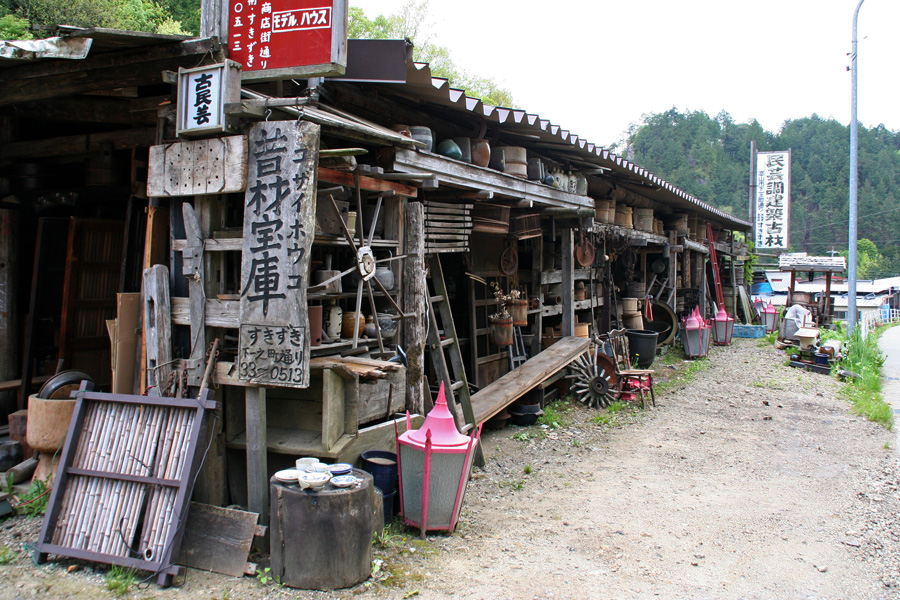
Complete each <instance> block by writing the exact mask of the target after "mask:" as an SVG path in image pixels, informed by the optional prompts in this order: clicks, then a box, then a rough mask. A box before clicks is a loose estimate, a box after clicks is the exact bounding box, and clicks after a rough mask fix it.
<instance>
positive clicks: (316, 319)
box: [306, 306, 322, 346]
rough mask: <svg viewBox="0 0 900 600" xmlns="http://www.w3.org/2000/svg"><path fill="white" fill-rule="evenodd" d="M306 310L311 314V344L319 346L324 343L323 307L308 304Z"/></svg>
mask: <svg viewBox="0 0 900 600" xmlns="http://www.w3.org/2000/svg"><path fill="white" fill-rule="evenodd" d="M306 312H307V314H308V315H309V345H310V346H318V345H319V344H321V343H322V307H321V306H308V307H307V308H306Z"/></svg>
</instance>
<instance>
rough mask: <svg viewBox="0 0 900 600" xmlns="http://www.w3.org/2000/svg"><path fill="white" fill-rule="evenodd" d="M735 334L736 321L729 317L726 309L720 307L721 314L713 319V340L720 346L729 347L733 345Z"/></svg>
mask: <svg viewBox="0 0 900 600" xmlns="http://www.w3.org/2000/svg"><path fill="white" fill-rule="evenodd" d="M733 333H734V319H733V318H731V317H729V316H728V313H726V312H725V308H724V307H719V312H717V313H716V317H715V318H714V319H713V339H714V341H715V342H716V344H717V345H719V346H727V345H728V344H730V343H731V336H732V334H733Z"/></svg>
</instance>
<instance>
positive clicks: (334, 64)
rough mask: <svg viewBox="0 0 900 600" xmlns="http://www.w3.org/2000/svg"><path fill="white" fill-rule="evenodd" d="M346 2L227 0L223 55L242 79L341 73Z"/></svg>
mask: <svg viewBox="0 0 900 600" xmlns="http://www.w3.org/2000/svg"><path fill="white" fill-rule="evenodd" d="M348 10H349V9H348V6H347V0H230V2H229V19H228V56H229V58H231V59H233V60H236V61H238V62H240V63H241V65H243V72H242V75H241V77H242V79H244V80H247V79H287V78H290V77H298V76H310V75H319V76H328V75H343V74H344V71H345V69H346V67H347V20H348Z"/></svg>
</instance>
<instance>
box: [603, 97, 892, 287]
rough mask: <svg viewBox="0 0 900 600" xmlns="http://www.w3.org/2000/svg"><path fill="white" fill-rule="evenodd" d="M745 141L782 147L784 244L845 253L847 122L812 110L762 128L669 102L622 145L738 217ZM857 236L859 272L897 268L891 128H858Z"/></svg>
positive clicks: (742, 209)
mask: <svg viewBox="0 0 900 600" xmlns="http://www.w3.org/2000/svg"><path fill="white" fill-rule="evenodd" d="M751 140H755V141H756V145H757V148H758V149H759V150H760V151H765V150H786V149H790V150H791V161H792V167H793V169H792V175H791V188H792V189H791V226H790V227H791V244H792V249H793V250H795V251H805V252H810V253H814V254H825V253H828V252H830V251H831V249H832V248H834V249H835V250H837V251H841V250H846V247H847V227H848V215H849V213H848V206H849V198H850V192H849V186H848V184H849V177H850V128H849V127H846V126H844V125H841V124H840V123H838V122H837V121H834V120H824V119H821V118H819V117H818V116H816V115H813V116H812V117H806V118H803V119H797V120H791V121H786V122H785V124H784V126H783V127H782V129H781V131H779V132H777V133H771V132H768V131H765V130H764V129H763V128H762V127H761V126H760V125H759V123H757V122H756V121H753V122H751V123H735V122H734V121H733V120H732V118H731V116H730V115H729V114H728V113H726V112H722V113H719V114H718V115H717V116H716V117H715V118H713V117H710V116H709V115H707V114H706V113H704V112H686V113H680V112H678V111H677V110H675V109H672V110H669V111H667V112H664V113H659V114H652V115H649V116H646V117H645V118H644V122H643V123H641V124H640V125H638V126H637V127H635V128H634V130H633V133H632V136H631V140H630V142H631V146H632V148H633V152H634V157H633V160H634V162H635V163H637V164H639V165H641V166H642V167H645V168H647V169H650V170H651V171H652V172H654V173H656V174H657V175H659V176H661V177H663V178H665V179H667V180H668V181H670V182H671V183H673V184H674V185H677V186H678V187H680V188H681V189H683V190H685V191H687V192H689V193H691V194H693V195H695V196H697V197H698V198H700V199H701V200H704V201H706V202H708V203H710V204H712V205H714V206H716V207H718V208H720V209H722V210H725V211H727V212H729V213H731V214H733V215H735V216H737V217H740V218H742V219H747V217H748V204H749V198H748V181H749V176H750V141H751ZM620 152H621V149H620ZM859 237H860V238H868V239H869V240H871V241H872V242H874V246H875V248H872V247H871V246H870V245H868V244H863V245H861V246H860V253H861V256H860V267H861V268H860V276H861V277H880V276H887V275H897V274H900V132H894V131H890V130H887V129H885V128H884V127H877V128H873V129H867V128H864V127H860V129H859ZM866 251H868V252H869V254H865V252H866ZM873 253H874V254H873ZM879 254H880V255H883V256H879Z"/></svg>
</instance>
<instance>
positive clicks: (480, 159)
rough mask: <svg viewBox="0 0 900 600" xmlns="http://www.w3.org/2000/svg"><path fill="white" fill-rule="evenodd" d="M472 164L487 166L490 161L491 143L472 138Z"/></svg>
mask: <svg viewBox="0 0 900 600" xmlns="http://www.w3.org/2000/svg"><path fill="white" fill-rule="evenodd" d="M471 145H472V164H473V165H476V166H479V167H487V166H488V165H489V164H490V163H491V144H490V142H488V141H487V140H472V142H471Z"/></svg>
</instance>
